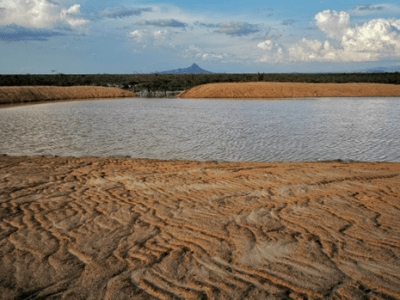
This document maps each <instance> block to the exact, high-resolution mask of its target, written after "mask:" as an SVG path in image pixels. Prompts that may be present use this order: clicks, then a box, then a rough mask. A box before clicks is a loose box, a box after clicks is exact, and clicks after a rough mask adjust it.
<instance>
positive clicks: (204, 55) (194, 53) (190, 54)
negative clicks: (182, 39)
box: [182, 45, 228, 61]
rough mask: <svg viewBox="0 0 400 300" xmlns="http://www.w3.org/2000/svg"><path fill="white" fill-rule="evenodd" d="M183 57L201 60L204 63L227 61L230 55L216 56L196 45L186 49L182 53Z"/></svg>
mask: <svg viewBox="0 0 400 300" xmlns="http://www.w3.org/2000/svg"><path fill="white" fill-rule="evenodd" d="M182 56H183V57H184V58H192V59H193V58H194V59H196V58H201V59H202V60H203V61H206V60H222V59H226V58H227V57H228V54H226V53H224V54H216V53H213V52H210V53H208V52H206V51H204V50H203V49H201V48H199V47H196V46H194V45H191V46H189V47H188V48H187V49H185V50H184V51H183V53H182Z"/></svg>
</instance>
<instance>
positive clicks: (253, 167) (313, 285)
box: [0, 156, 400, 299]
mask: <svg viewBox="0 0 400 300" xmlns="http://www.w3.org/2000/svg"><path fill="white" fill-rule="evenodd" d="M0 270H1V271H0V295H1V297H0V298H1V299H39V298H40V299H43V298H45V297H46V299H307V298H308V299H391V298H397V299H400V164H399V163H348V164H347V163H341V162H321V163H214V162H194V161H157V160H140V159H129V158H92V157H82V158H73V157H61V158H55V157H23V156H14V157H8V156H0ZM42 297H43V298H42Z"/></svg>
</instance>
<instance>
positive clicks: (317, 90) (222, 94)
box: [178, 82, 400, 99]
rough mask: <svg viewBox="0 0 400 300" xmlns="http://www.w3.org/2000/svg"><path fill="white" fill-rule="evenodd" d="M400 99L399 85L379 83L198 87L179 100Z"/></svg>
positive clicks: (235, 83) (215, 85)
mask: <svg viewBox="0 0 400 300" xmlns="http://www.w3.org/2000/svg"><path fill="white" fill-rule="evenodd" d="M376 96H379V97H400V85H394V84H377V83H299V82H294V83H293V82H233V83H210V84H204V85H199V86H195V87H193V88H191V89H189V90H188V91H185V92H183V93H181V94H179V95H178V98H238V99H268V98H302V97H376Z"/></svg>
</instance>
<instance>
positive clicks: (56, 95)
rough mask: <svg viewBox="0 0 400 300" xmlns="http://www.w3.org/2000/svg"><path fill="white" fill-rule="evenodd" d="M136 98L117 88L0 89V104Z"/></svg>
mask: <svg viewBox="0 0 400 300" xmlns="http://www.w3.org/2000/svg"><path fill="white" fill-rule="evenodd" d="M121 97H137V96H136V94H135V93H132V92H130V91H125V90H122V89H119V88H112V87H98V86H72V87H58V86H5V87H0V104H13V103H22V102H34V101H35V102H36V101H49V100H70V99H89V98H121Z"/></svg>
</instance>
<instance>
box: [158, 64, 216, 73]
mask: <svg viewBox="0 0 400 300" xmlns="http://www.w3.org/2000/svg"><path fill="white" fill-rule="evenodd" d="M157 73H159V74H200V73H203V74H211V73H212V72H210V71H206V70H203V69H202V68H200V67H199V66H198V65H197V64H196V63H193V64H192V65H191V66H190V67H189V68H184V69H181V68H179V69H175V70H169V71H164V72H157Z"/></svg>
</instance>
